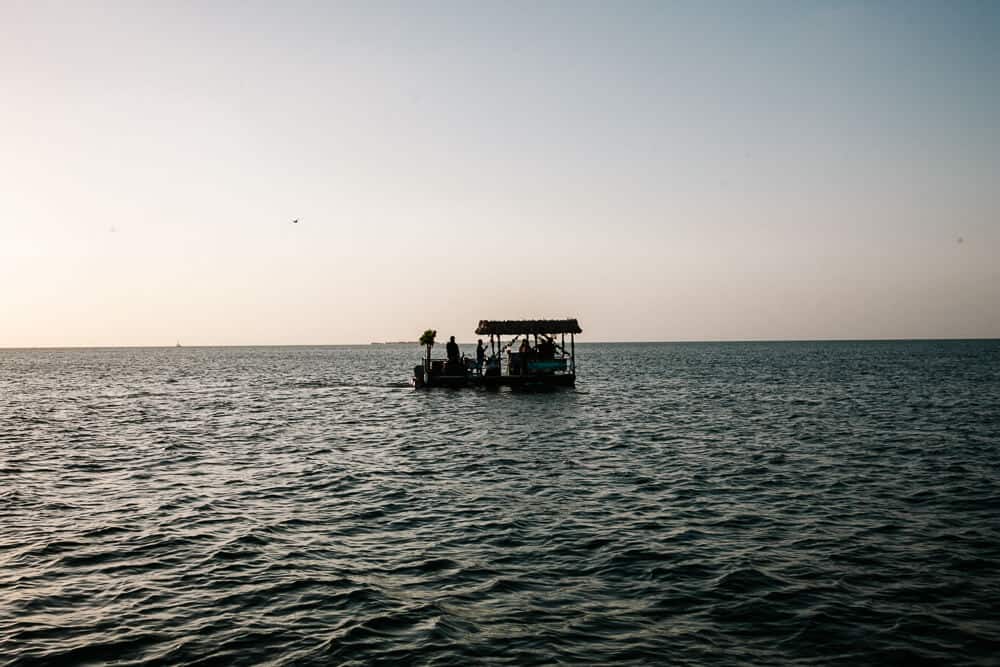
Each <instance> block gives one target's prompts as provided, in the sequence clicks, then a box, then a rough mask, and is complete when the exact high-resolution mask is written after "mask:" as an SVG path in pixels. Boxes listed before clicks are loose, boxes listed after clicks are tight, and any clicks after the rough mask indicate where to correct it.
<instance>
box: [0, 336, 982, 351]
mask: <svg viewBox="0 0 1000 667" xmlns="http://www.w3.org/2000/svg"><path fill="white" fill-rule="evenodd" d="M918 341H922V342H935V341H936V342H961V341H1000V337H997V336H971V337H961V338H956V337H950V336H949V337H936V336H927V337H911V338H731V339H693V338H690V339H675V340H591V341H579V342H578V344H579V345H649V344H700V343H714V344H725V343H893V342H895V343H905V342H918ZM458 343H459V344H460V345H474V344H475V341H458ZM372 345H415V346H417V347H423V346H422V345H420V343H419V342H418V341H412V342H410V341H369V342H367V343H235V344H209V345H197V344H195V345H181V346H180V348H181V349H184V348H228V347H232V348H239V347H369V346H372ZM125 349H134V350H143V349H147V350H159V349H177V345H176V343H175V344H173V345H169V344H164V345H15V346H0V350H125Z"/></svg>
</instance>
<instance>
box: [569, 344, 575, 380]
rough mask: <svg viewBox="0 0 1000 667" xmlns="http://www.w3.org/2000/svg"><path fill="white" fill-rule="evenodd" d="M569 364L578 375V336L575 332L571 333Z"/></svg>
mask: <svg viewBox="0 0 1000 667" xmlns="http://www.w3.org/2000/svg"><path fill="white" fill-rule="evenodd" d="M569 366H570V370H572V371H573V375H576V336H575V335H573V334H570V335H569Z"/></svg>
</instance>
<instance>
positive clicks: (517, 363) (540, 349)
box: [445, 336, 556, 374]
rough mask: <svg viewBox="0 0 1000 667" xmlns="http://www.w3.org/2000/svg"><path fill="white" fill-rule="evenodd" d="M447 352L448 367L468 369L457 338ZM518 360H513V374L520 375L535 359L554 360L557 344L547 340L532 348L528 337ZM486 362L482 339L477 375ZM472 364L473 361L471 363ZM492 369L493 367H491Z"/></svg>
mask: <svg viewBox="0 0 1000 667" xmlns="http://www.w3.org/2000/svg"><path fill="white" fill-rule="evenodd" d="M445 351H446V352H447V353H448V365H449V366H453V365H454V366H462V367H466V368H467V367H468V366H467V365H466V362H465V358H464V357H463V356H461V352H460V350H459V349H458V343H456V342H455V337H454V336H452V337H451V338H450V339H449V340H448V343H447V345H445ZM517 352H518V356H517V358H516V359H515V358H512V359H511V372H513V373H520V372H522V369H523V368H526V365H527V362H528V361H530V360H534V359H540V360H544V359H554V358H555V356H556V342H555V340H553V339H551V338H545V339H543V340H542V341H541V342H539V343H538V345H536V346H534V347H532V345H531V343H529V342H528V337H527V336H525V337H524V339H522V340H521V347H519V348H518V350H517ZM485 362H486V345H484V344H483V339H482V338H480V339H479V342H478V343H477V344H476V363H475V367H474V368H475V370H476V372H477V373H479V374H482V372H483V364H484V363H485ZM494 362H495V360H493V358H492V357H491V361H490V364H491V365H495V363H494ZM469 364H471V361H470V362H469ZM491 367H492V366H491Z"/></svg>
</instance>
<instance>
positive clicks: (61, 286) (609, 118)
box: [0, 0, 1000, 347]
mask: <svg viewBox="0 0 1000 667" xmlns="http://www.w3.org/2000/svg"><path fill="white" fill-rule="evenodd" d="M998 184H1000V3H995V2H986V1H984V2H943V1H942V2H937V3H928V2H917V1H906V2H850V1H837V2H832V1H831V2H809V1H806V0H802V1H797V2H792V1H788V2H768V1H766V0H761V1H755V2H749V1H748V2H738V1H734V2H690V3H688V2H649V3H646V2H621V3H607V2H584V1H582V0H581V1H574V2H541V3H539V2H502V3H489V2H471V3H470V2H454V3H450V2H430V1H423V0H422V1H421V2H398V3H383V2H359V3H346V2H345V3H332V2H331V3H326V2H298V3H297V2H281V3H279V2H222V1H216V2H178V1H171V2H162V3H157V2H142V3H136V2H121V3H118V2H90V1H89V0H81V1H80V2H70V3H67V2H45V1H36V0H28V1H23V2H22V1H20V0H16V1H15V0H0V347H35V346H118V345H173V344H174V343H175V342H178V341H179V342H181V343H182V344H184V345H253V344H261V345H266V344H275V345H279V344H337V343H367V342H369V341H383V340H415V339H416V338H417V337H418V336H419V334H420V332H422V331H423V330H424V329H427V328H434V329H437V330H438V333H439V336H448V335H456V337H457V338H458V339H459V340H460V341H461V340H465V341H468V340H473V339H474V338H475V335H474V333H473V332H474V329H475V326H476V323H477V322H478V320H480V319H503V318H509V319H519V318H528V317H550V318H560V317H566V316H572V317H577V318H579V319H580V323H581V326H582V328H583V330H584V334H583V336H582V337H581V340H582V341H628V340H643V341H649V340H668V341H669V340H783V339H792V340H802V339H843V338H848V339H863V338H965V337H990V338H996V337H1000V260H998V259H997V257H998V256H1000V185H998ZM294 219H298V220H299V222H298V223H293V222H292V220H294Z"/></svg>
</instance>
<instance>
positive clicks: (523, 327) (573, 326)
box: [476, 318, 583, 336]
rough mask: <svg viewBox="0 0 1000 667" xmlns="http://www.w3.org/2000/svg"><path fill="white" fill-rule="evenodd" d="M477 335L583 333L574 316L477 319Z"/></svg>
mask: <svg viewBox="0 0 1000 667" xmlns="http://www.w3.org/2000/svg"><path fill="white" fill-rule="evenodd" d="M476 333H477V334H479V335H489V334H500V335H502V336H516V335H518V334H529V333H530V334H562V333H573V334H578V333H583V329H581V328H580V324H579V323H578V322H577V321H576V318H573V319H571V320H479V326H478V327H476Z"/></svg>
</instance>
